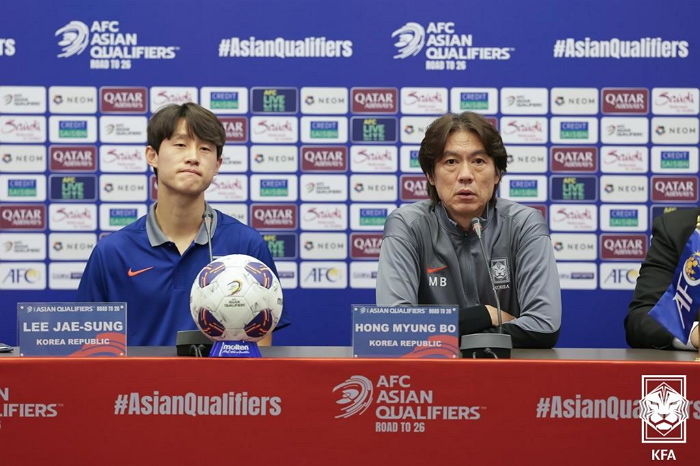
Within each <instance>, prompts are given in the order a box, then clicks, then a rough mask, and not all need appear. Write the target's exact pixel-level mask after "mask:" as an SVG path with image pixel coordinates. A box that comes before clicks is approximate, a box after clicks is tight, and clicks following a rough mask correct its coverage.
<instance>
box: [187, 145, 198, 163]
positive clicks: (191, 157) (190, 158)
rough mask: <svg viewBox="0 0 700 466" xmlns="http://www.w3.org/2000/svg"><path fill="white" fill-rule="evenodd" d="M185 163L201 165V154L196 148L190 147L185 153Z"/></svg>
mask: <svg viewBox="0 0 700 466" xmlns="http://www.w3.org/2000/svg"><path fill="white" fill-rule="evenodd" d="M185 161H186V162H187V163H193V164H199V153H198V151H197V148H196V147H188V148H187V151H186V152H185Z"/></svg>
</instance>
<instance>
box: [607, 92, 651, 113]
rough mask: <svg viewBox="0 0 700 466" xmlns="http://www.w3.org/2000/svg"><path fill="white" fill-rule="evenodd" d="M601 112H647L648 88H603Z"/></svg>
mask: <svg viewBox="0 0 700 466" xmlns="http://www.w3.org/2000/svg"><path fill="white" fill-rule="evenodd" d="M602 92H603V113H609V114H646V113H648V112H649V90H648V89H603V91H602Z"/></svg>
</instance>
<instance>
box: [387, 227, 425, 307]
mask: <svg viewBox="0 0 700 466" xmlns="http://www.w3.org/2000/svg"><path fill="white" fill-rule="evenodd" d="M419 267H420V258H419V254H418V244H417V243H416V239H415V238H413V237H412V236H411V235H410V232H409V229H408V226H407V225H406V223H405V222H404V221H403V219H401V218H400V217H398V216H396V215H392V216H389V218H388V219H387V221H386V224H385V225H384V238H383V240H382V247H381V250H380V252H379V266H378V271H377V289H376V300H377V305H379V306H399V305H411V304H418V287H419V284H420V276H419V270H418V268H419Z"/></svg>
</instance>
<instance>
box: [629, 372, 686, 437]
mask: <svg viewBox="0 0 700 466" xmlns="http://www.w3.org/2000/svg"><path fill="white" fill-rule="evenodd" d="M639 405H640V408H641V409H640V413H639V417H640V418H641V420H642V443H685V442H686V421H687V420H688V400H687V399H686V397H685V375H643V376H642V399H641V400H640V401H639Z"/></svg>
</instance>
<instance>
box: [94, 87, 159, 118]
mask: <svg viewBox="0 0 700 466" xmlns="http://www.w3.org/2000/svg"><path fill="white" fill-rule="evenodd" d="M146 100H147V96H146V88H145V87H102V88H100V112H101V113H146V110H147V108H148V107H147V105H146Z"/></svg>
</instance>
